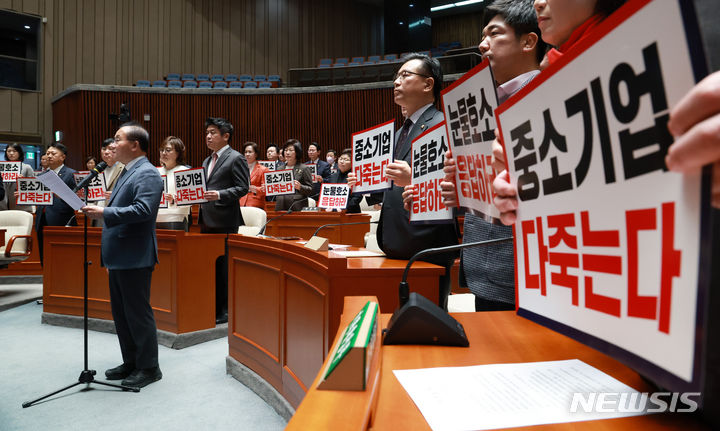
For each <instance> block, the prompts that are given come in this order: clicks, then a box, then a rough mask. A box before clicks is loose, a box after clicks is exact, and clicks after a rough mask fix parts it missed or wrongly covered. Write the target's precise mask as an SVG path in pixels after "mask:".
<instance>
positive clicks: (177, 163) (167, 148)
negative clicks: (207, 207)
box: [156, 136, 190, 232]
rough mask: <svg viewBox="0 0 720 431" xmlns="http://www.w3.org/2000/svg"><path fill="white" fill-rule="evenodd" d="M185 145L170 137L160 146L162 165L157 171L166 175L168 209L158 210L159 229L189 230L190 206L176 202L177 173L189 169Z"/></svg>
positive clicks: (157, 222)
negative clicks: (186, 162) (186, 163)
mask: <svg viewBox="0 0 720 431" xmlns="http://www.w3.org/2000/svg"><path fill="white" fill-rule="evenodd" d="M184 163H185V144H184V143H183V141H182V140H181V139H180V138H177V137H175V136H168V137H167V138H165V140H164V141H163V142H162V144H160V165H161V166H159V167H158V168H157V169H158V172H159V173H160V175H165V180H166V182H167V191H165V192H164V194H165V201H166V202H167V204H168V207H167V208H160V210H158V215H157V220H156V225H157V228H158V229H170V230H184V231H185V232H187V230H188V218H189V217H190V205H184V206H178V205H177V203H176V202H175V193H177V188H176V187H175V172H177V171H183V170H185V169H189V167H188V166H185V164H184Z"/></svg>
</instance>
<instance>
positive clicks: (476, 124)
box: [442, 58, 500, 219]
mask: <svg viewBox="0 0 720 431" xmlns="http://www.w3.org/2000/svg"><path fill="white" fill-rule="evenodd" d="M442 100H443V112H444V114H445V124H446V126H447V127H446V129H447V136H448V141H449V146H450V149H451V150H452V156H453V158H454V159H455V167H456V169H457V173H456V174H455V185H456V190H457V197H458V205H459V206H461V207H463V208H466V209H467V210H468V211H469V212H471V213H473V214H476V215H484V216H487V217H491V218H495V219H498V218H499V217H500V213H499V212H498V210H497V208H495V205H494V204H493V198H494V197H495V193H494V191H493V189H492V182H493V180H494V179H495V176H496V175H497V172H495V170H494V169H493V167H492V143H493V141H494V140H495V116H494V113H495V109H496V108H497V106H498V101H497V94H496V93H495V78H493V74H492V71H491V70H490V63H489V62H488V60H487V58H486V59H485V60H483V61H482V63H480V64H478V65H477V66H475V67H474V68H473V69H472V70H470V71H469V72H467V73H466V74H465V75H463V76H462V77H461V78H460V79H458V80H457V81H455V82H454V83H453V84H452V85H450V86H449V87H447V88H446V89H444V90H443V91H442Z"/></svg>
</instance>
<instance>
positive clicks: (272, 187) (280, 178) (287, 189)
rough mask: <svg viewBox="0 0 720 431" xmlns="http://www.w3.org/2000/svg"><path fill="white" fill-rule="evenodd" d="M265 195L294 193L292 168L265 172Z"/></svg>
mask: <svg viewBox="0 0 720 431" xmlns="http://www.w3.org/2000/svg"><path fill="white" fill-rule="evenodd" d="M263 175H265V195H266V196H280V195H291V194H293V193H295V177H294V176H293V170H292V169H283V170H281V171H274V172H265V173H264V174H263Z"/></svg>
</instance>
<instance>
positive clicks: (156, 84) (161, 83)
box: [152, 79, 167, 87]
mask: <svg viewBox="0 0 720 431" xmlns="http://www.w3.org/2000/svg"><path fill="white" fill-rule="evenodd" d="M166 84H167V83H166V82H165V80H164V79H158V80H157V81H153V83H152V86H153V87H164V86H165V85H166Z"/></svg>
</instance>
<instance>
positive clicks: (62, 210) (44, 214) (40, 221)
mask: <svg viewBox="0 0 720 431" xmlns="http://www.w3.org/2000/svg"><path fill="white" fill-rule="evenodd" d="M66 156H67V147H66V146H65V145H63V144H61V143H60V142H55V143H53V144H52V145H50V146H49V147H48V149H47V152H46V153H45V156H43V157H46V158H47V163H48V169H50V170H53V171H55V173H56V174H58V176H59V177H60V179H61V180H63V182H64V183H65V184H67V186H68V187H70V188H71V189H72V188H74V187H75V177H74V176H73V174H74V173H75V172H77V171H76V170H74V169H70V168H68V167H67V166H65V157H66ZM37 211H38V215H37V218H36V221H35V232H37V237H38V251H39V252H40V264H41V265H42V262H43V228H44V227H45V226H66V225H70V226H77V222H76V221H75V217H74V216H75V211H73V209H72V208H71V207H70V205H68V204H66V203H65V201H63V200H62V199H60V198H58V197H55V198H54V199H53V204H52V205H49V206H43V207H38V210H37Z"/></svg>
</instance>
